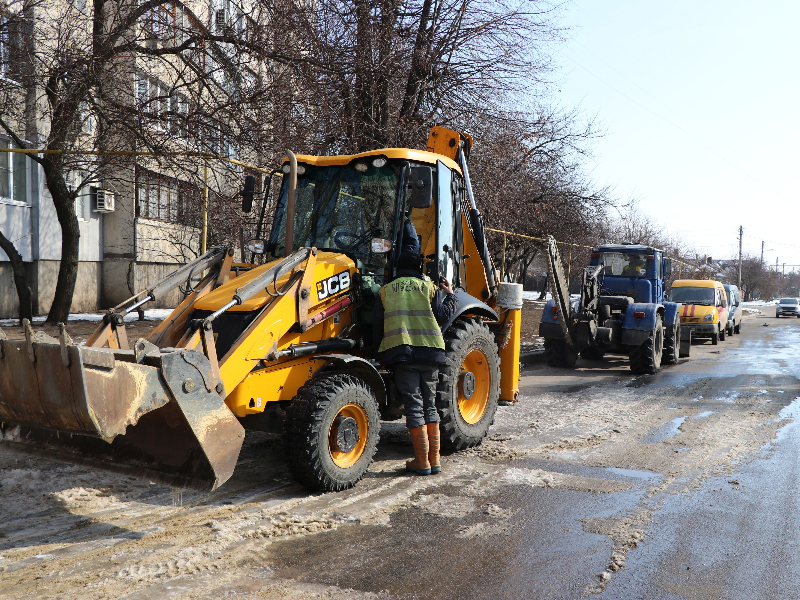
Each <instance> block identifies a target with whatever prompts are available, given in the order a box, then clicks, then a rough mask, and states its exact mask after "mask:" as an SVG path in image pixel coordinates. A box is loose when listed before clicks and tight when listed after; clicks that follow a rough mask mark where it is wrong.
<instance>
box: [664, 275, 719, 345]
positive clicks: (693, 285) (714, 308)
mask: <svg viewBox="0 0 800 600" xmlns="http://www.w3.org/2000/svg"><path fill="white" fill-rule="evenodd" d="M669 299H670V302H677V303H678V304H681V305H682V306H680V307H678V315H679V316H680V318H681V327H682V328H688V329H691V330H692V337H693V338H711V343H712V344H714V345H716V344H717V343H718V342H719V341H720V340H723V341H724V340H725V332H726V329H727V325H728V297H727V295H726V293H725V288H724V287H723V286H722V284H721V283H720V282H719V281H713V280H710V279H703V280H697V279H678V280H677V281H676V282H674V283H673V284H672V288H671V290H670V293H669Z"/></svg>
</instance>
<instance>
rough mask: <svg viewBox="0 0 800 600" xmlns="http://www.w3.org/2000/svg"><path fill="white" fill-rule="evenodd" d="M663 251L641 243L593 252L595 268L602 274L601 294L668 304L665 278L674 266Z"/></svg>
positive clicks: (603, 248)
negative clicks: (665, 294)
mask: <svg viewBox="0 0 800 600" xmlns="http://www.w3.org/2000/svg"><path fill="white" fill-rule="evenodd" d="M663 256H664V253H663V251H662V250H658V249H657V248H653V247H651V246H644V245H641V244H607V245H603V246H600V247H598V248H595V249H593V250H592V255H591V261H590V263H589V264H590V265H591V266H597V265H600V266H602V267H603V269H602V271H601V272H600V274H599V278H600V285H601V295H604V296H629V297H630V298H633V301H634V302H656V303H660V302H663V301H664V299H665V298H664V291H665V290H664V279H667V278H669V276H670V274H671V271H672V265H671V261H670V259H668V258H663Z"/></svg>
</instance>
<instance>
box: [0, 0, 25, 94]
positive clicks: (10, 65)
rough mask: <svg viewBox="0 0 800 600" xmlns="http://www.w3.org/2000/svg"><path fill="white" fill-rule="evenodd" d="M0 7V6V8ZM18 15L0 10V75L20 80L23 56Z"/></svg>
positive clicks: (20, 23) (20, 24)
mask: <svg viewBox="0 0 800 600" xmlns="http://www.w3.org/2000/svg"><path fill="white" fill-rule="evenodd" d="M1 9H2V7H1V6H0V10H1ZM21 29H22V22H21V20H20V19H19V17H15V16H12V15H5V14H3V13H2V12H0V77H3V78H6V79H11V80H14V81H20V80H21V79H22V65H23V64H24V62H23V60H24V58H25V56H24V53H23V44H22V35H21Z"/></svg>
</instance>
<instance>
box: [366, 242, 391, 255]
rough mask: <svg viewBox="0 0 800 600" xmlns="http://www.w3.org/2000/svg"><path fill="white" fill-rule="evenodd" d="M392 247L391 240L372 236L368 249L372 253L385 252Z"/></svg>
mask: <svg viewBox="0 0 800 600" xmlns="http://www.w3.org/2000/svg"><path fill="white" fill-rule="evenodd" d="M391 249H392V241H391V240H385V239H383V238H372V240H371V242H370V250H371V251H372V253H373V254H386V253H387V252H389V250H391Z"/></svg>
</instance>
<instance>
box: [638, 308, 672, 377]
mask: <svg viewBox="0 0 800 600" xmlns="http://www.w3.org/2000/svg"><path fill="white" fill-rule="evenodd" d="M663 351H664V326H663V325H662V324H661V317H660V316H657V317H656V326H655V328H654V329H653V331H652V332H651V333H650V336H649V337H648V338H647V339H646V340H645V341H644V342H642V343H641V345H640V346H639V347H638V348H636V349H635V350H634V351H633V352H631V354H630V364H631V371H633V372H634V373H636V374H637V375H644V374H647V375H653V374H654V373H658V372H659V370H661V355H662V353H663Z"/></svg>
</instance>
